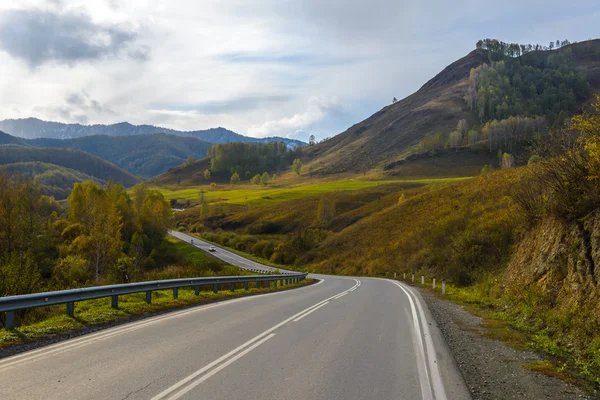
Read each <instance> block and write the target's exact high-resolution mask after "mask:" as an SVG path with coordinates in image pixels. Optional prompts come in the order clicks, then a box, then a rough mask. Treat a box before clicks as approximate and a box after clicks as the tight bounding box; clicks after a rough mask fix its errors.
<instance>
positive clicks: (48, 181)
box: [0, 145, 139, 199]
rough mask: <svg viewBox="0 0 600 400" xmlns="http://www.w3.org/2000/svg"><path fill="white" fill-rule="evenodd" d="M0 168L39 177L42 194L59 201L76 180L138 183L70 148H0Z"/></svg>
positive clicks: (8, 146) (30, 176)
mask: <svg viewBox="0 0 600 400" xmlns="http://www.w3.org/2000/svg"><path fill="white" fill-rule="evenodd" d="M0 166H1V167H2V169H3V170H4V171H11V172H14V171H18V172H20V173H22V174H23V175H25V176H27V177H29V178H36V177H37V176H40V179H41V181H40V184H41V185H42V190H43V191H44V193H46V194H49V195H56V196H57V198H61V199H63V198H65V197H66V195H68V193H69V189H70V188H71V187H72V184H73V182H75V181H82V180H95V181H97V182H101V183H106V182H108V181H113V182H119V183H122V184H123V185H125V186H127V187H129V186H133V185H135V184H136V183H137V182H138V181H139V179H138V178H136V177H135V176H133V175H132V174H130V173H129V172H127V171H125V170H122V169H120V168H119V167H117V166H115V165H114V164H111V163H110V162H108V161H104V160H102V159H100V158H98V157H95V156H92V155H90V154H87V153H84V152H83V151H79V150H71V149H45V148H34V147H26V146H18V145H0Z"/></svg>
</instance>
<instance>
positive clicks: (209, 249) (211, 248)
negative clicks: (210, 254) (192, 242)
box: [208, 246, 217, 251]
mask: <svg viewBox="0 0 600 400" xmlns="http://www.w3.org/2000/svg"><path fill="white" fill-rule="evenodd" d="M208 251H217V249H216V248H215V246H210V247H209V248H208Z"/></svg>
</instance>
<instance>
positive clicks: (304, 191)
mask: <svg viewBox="0 0 600 400" xmlns="http://www.w3.org/2000/svg"><path fill="white" fill-rule="evenodd" d="M464 179H469V178H440V179H414V180H410V179H407V180H380V181H371V180H360V179H345V180H339V181H331V182H322V183H315V184H308V185H301V186H292V187H269V186H267V187H264V186H258V185H253V186H250V185H245V186H241V187H239V188H235V187H233V188H232V189H230V190H215V191H210V190H209V188H208V187H206V186H198V187H193V188H186V189H181V190H173V189H169V188H161V187H158V188H156V189H157V190H158V191H160V192H161V193H162V194H163V195H164V196H165V198H167V199H184V200H196V199H198V194H199V192H200V190H201V189H204V190H205V198H206V200H207V201H208V202H224V203H231V204H244V205H262V204H269V203H272V202H275V201H282V200H292V199H299V198H302V197H306V196H313V195H319V194H326V193H331V192H338V191H343V190H359V189H365V188H369V187H374V186H379V185H385V184H390V183H420V184H442V183H452V182H457V181H460V180H464Z"/></svg>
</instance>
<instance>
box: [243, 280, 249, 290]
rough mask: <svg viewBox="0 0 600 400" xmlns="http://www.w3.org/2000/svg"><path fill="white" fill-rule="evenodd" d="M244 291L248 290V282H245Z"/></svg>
mask: <svg viewBox="0 0 600 400" xmlns="http://www.w3.org/2000/svg"><path fill="white" fill-rule="evenodd" d="M244 289H245V290H248V281H246V282H244Z"/></svg>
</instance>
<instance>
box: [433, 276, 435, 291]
mask: <svg viewBox="0 0 600 400" xmlns="http://www.w3.org/2000/svg"><path fill="white" fill-rule="evenodd" d="M433 289H435V276H434V277H433Z"/></svg>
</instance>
